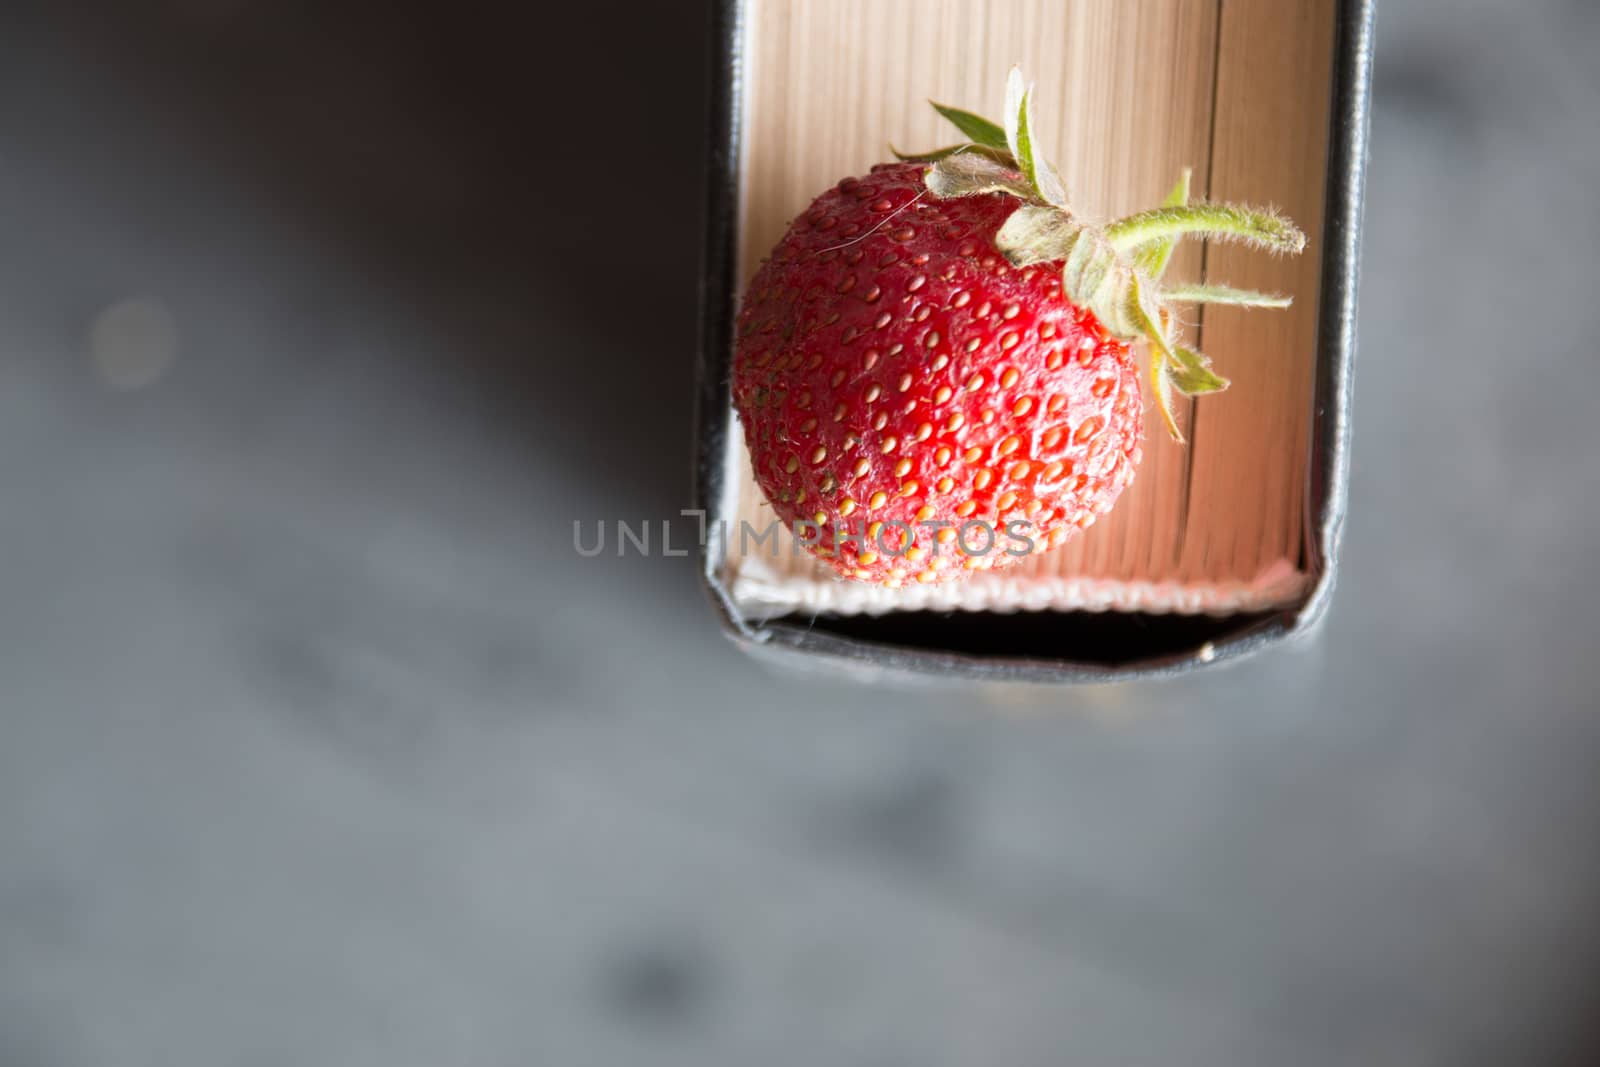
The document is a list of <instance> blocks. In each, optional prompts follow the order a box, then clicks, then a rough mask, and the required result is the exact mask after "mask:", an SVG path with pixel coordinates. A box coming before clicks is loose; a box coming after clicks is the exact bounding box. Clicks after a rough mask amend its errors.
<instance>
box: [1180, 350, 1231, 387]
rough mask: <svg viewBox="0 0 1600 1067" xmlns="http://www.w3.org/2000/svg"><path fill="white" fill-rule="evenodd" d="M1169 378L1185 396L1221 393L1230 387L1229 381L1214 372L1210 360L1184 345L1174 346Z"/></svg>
mask: <svg viewBox="0 0 1600 1067" xmlns="http://www.w3.org/2000/svg"><path fill="white" fill-rule="evenodd" d="M1169 377H1170V378H1171V380H1172V385H1173V387H1174V388H1176V389H1177V390H1178V392H1180V393H1182V394H1184V395H1185V396H1199V395H1201V394H1202V393H1220V392H1222V390H1224V389H1226V388H1227V387H1228V379H1226V378H1223V377H1220V376H1218V375H1217V374H1216V373H1214V372H1213V371H1212V369H1211V361H1210V360H1209V359H1207V358H1206V357H1205V356H1202V355H1201V354H1200V353H1198V352H1196V351H1194V350H1192V349H1188V348H1184V347H1183V346H1182V345H1174V346H1172V367H1171V372H1170V374H1169Z"/></svg>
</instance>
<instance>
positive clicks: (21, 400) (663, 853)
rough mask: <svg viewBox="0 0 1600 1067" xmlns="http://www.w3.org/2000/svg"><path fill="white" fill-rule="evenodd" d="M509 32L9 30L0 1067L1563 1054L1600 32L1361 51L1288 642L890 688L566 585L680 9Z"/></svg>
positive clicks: (1430, 34)
mask: <svg viewBox="0 0 1600 1067" xmlns="http://www.w3.org/2000/svg"><path fill="white" fill-rule="evenodd" d="M508 9H509V5H504V6H501V5H491V4H481V5H474V4H471V3H468V4H464V5H463V4H458V5H452V6H449V8H448V9H447V10H434V9H431V8H425V7H423V6H421V5H409V4H400V5H399V6H398V7H397V6H395V5H393V4H390V5H379V4H376V3H356V4H340V5H337V6H336V7H335V6H333V5H316V4H299V5H294V4H267V3H259V2H255V3H253V2H250V0H186V2H181V3H180V2H177V0H166V2H157V3H149V4H141V5H134V4H121V5H111V4H107V5H103V6H101V7H99V8H95V7H92V6H88V5H83V4H77V3H66V4H56V5H51V6H43V5H41V6H39V7H31V6H28V5H7V6H6V7H5V10H4V12H3V14H0V489H3V490H4V499H5V501H6V506H5V507H4V508H3V510H0V694H3V697H0V1064H3V1065H4V1067H62V1065H78V1064H92V1065H114V1067H145V1065H149V1067H174V1065H184V1067H187V1065H196V1067H220V1065H231V1064H239V1065H248V1067H257V1065H278V1064H296V1065H299V1064H307V1065H330V1067H331V1065H338V1067H344V1065H350V1067H356V1065H369V1064H370V1065H383V1067H396V1065H401V1064H406V1065H410V1064H416V1065H428V1067H434V1065H441V1064H450V1065H472V1067H476V1065H480V1064H481V1065H501V1064H507V1065H510V1064H517V1065H523V1064H530V1065H545V1064H549V1065H569V1064H571V1065H609V1064H636V1063H637V1064H645V1063H648V1064H685V1065H691V1064H692V1065H697V1067H709V1065H716V1064H730V1065H734V1064H738V1065H744V1064H773V1065H779V1064H791V1063H792V1064H806V1065H813V1064H849V1065H857V1064H859V1065H863V1067H879V1065H884V1067H888V1065H908V1067H910V1065H915V1067H942V1065H956V1064H996V1065H1001V1064H1004V1065H1035V1064H1038V1065H1045V1064H1063V1063H1072V1064H1186V1065H1188V1064H1217V1065H1228V1067H1238V1065H1240V1064H1287V1063H1293V1064H1296V1065H1301V1067H1309V1065H1321V1064H1344V1063H1351V1064H1356V1063H1359V1064H1363V1065H1367V1067H1379V1065H1390V1064H1393V1065H1401V1064H1404V1065H1414V1064H1447V1065H1450V1067H1465V1065H1471V1064H1503V1063H1509V1062H1519V1063H1520V1062H1529V1063H1541V1064H1551V1065H1553V1064H1567V1063H1572V1064H1578V1063H1588V1062H1593V1059H1594V1056H1595V1054H1596V1052H1597V1050H1600V1037H1597V1035H1596V1033H1595V1031H1594V1030H1593V1024H1592V1023H1591V1022H1590V1021H1589V1015H1588V1012H1590V1011H1591V1010H1592V1007H1593V1004H1592V1000H1593V994H1594V980H1595V976H1596V969H1597V962H1600V936H1597V935H1600V930H1597V920H1596V918H1595V907H1594V903H1595V899H1596V895H1597V890H1600V859H1597V856H1596V852H1595V848H1594V845H1595V842H1596V841H1597V840H1600V834H1597V829H1600V816H1597V811H1600V807H1597V802H1600V786H1597V784H1596V769H1597V759H1600V709H1597V707H1596V703H1597V702H1596V700H1595V697H1594V690H1595V685H1596V683H1597V681H1600V656H1597V655H1596V651H1597V649H1596V641H1595V638H1594V634H1593V630H1592V629H1591V628H1590V627H1591V625H1592V621H1591V619H1592V607H1593V604H1594V599H1595V596H1596V594H1597V592H1600V587H1597V584H1600V583H1597V578H1600V570H1597V565H1596V563H1595V560H1594V556H1593V553H1592V550H1591V545H1592V544H1593V541H1594V531H1595V529H1596V528H1597V526H1600V503H1597V501H1600V473H1597V471H1600V466H1597V465H1596V463H1595V462H1594V455H1595V452H1594V445H1593V442H1592V435H1591V434H1590V433H1589V431H1588V427H1587V422H1588V420H1589V418H1590V417H1591V416H1590V415H1589V410H1590V409H1591V408H1592V406H1593V404H1594V397H1593V389H1592V388H1591V386H1590V384H1589V383H1590V379H1591V378H1592V372H1593V368H1594V366H1595V362H1594V361H1595V358H1596V357H1595V352H1594V341H1593V339H1594V338H1595V337H1596V336H1600V312H1597V307H1600V302H1597V301H1596V300H1595V298H1594V296H1593V294H1592V292H1591V290H1592V289H1593V286H1594V278H1593V271H1594V267H1595V254H1594V249H1595V248H1596V246H1597V244H1600V207H1597V204H1600V201H1597V199H1596V197H1595V194H1594V187H1595V175H1596V163H1597V160H1600V139H1597V137H1596V129H1597V127H1596V124H1595V118H1594V116H1595V114H1596V111H1597V109H1600V75H1597V73H1596V71H1597V70H1600V68H1597V67H1596V65H1595V63H1594V60H1593V56H1594V53H1595V50H1596V48H1597V46H1600V10H1597V8H1596V5H1595V4H1594V3H1592V2H1591V0H1569V2H1565V3H1561V2H1554V0H1552V2H1532V0H1527V2H1524V3H1521V4H1518V5H1496V4H1492V3H1488V2H1482V0H1413V2H1402V0H1392V2H1389V3H1387V4H1385V6H1384V11H1383V13H1382V15H1381V18H1380V26H1379V38H1380V40H1379V43H1380V49H1379V64H1378V68H1379V72H1378V82H1377V89H1376V94H1377V95H1376V99H1377V115H1376V118H1375V121H1374V127H1373V134H1374V159H1373V168H1372V173H1371V196H1370V205H1369V215H1368V233H1367V243H1366V273H1365V281H1364V286H1363V294H1362V313H1363V319H1362V341H1361V343H1362V348H1361V354H1360V362H1359V373H1358V388H1357V405H1356V411H1355V423H1356V430H1355V461H1354V471H1353V499H1352V502H1351V511H1350V519H1349V524H1348V537H1347V543H1346V551H1345V555H1344V579H1343V583H1342V587H1341V589H1340V591H1339V595H1338V598H1337V601H1336V603H1335V605H1334V608H1333V611H1332V615H1331V618H1330V620H1329V622H1328V624H1327V626H1326V628H1325V630H1324V631H1323V633H1322V635H1321V637H1320V639H1319V640H1318V641H1317V642H1315V643H1314V644H1312V645H1310V646H1308V647H1304V648H1299V649H1295V650H1291V651H1282V652H1275V653H1273V654H1270V655H1266V656H1262V657H1260V658H1258V659H1255V660H1253V661H1250V662H1248V663H1245V664H1242V665H1240V666H1237V667H1234V668H1231V669H1227V670H1219V671H1215V672H1212V673H1208V674H1204V675H1201V676H1197V677H1194V678H1191V679H1186V680H1183V681H1180V682H1173V683H1166V684H1159V685H1148V686H1139V687H1124V688H1115V689H1086V690H1074V691H1050V690H1022V691H999V690H995V691H986V690H971V689H963V690H955V691H929V692H910V693H907V692H896V691H879V690H871V689H864V688H855V687H851V686H848V685H846V684H844V683H842V682H837V681H828V680H825V679H824V680H811V681H797V680H793V679H785V678H779V677H774V676H772V675H769V674H767V673H765V672H764V671H763V670H761V669H760V668H758V667H757V666H756V665H754V664H752V663H750V662H748V661H747V660H745V659H743V658H742V657H741V656H739V655H738V654H737V653H736V652H735V651H734V650H733V649H732V648H731V647H730V646H728V645H727V644H725V643H724V641H723V639H722V638H721V637H720V636H719V635H718V634H717V632H716V631H715V629H714V627H713V625H712V621H711V617H710V614H709V612H708V609H707V608H706V606H705V604H704V602H703V601H702V599H701V596H700V593H699V592H698V590H697V588H696V585H695V581H694V577H693V573H692V568H691V566H690V563H689V561H687V560H668V559H660V558H655V559H644V560H641V559H635V558H630V559H627V560H623V561H617V560H614V559H613V560H605V561H602V560H580V559H577V558H575V557H574V555H573V554H572V551H571V548H570V545H571V533H570V531H571V522H572V520H573V519H574V518H584V519H593V518H599V517H608V518H609V517H616V516H627V517H632V518H643V517H646V516H660V515H671V514H674V513H675V512H676V509H677V508H678V507H680V506H682V504H683V502H684V500H685V498H686V495H687V491H688V490H687V483H688V476H687V468H688V455H689V422H688V414H689V406H690V398H691V387H690V384H689V378H688V375H689V369H690V367H691V366H692V358H693V357H692V345H693V327H694V314H695V311H694V303H695V288H696V282H695V266H696V262H697V257H698V240H699V220H698V211H699V180H700V178H699V173H698V169H697V168H698V163H697V160H698V157H699V153H700V151H701V145H702V141H701V136H702V135H701V126H700V113H701V106H702V105H701V101H702V96H701V93H702V85H703V83H702V69H703V61H704V54H705V53H704V44H703V41H702V38H701V28H702V22H701V12H700V9H699V7H698V6H696V5H643V4H639V5H633V7H632V8H629V9H626V10H624V11H620V12H619V11H609V10H608V11H590V12H588V13H586V14H585V15H584V16H583V18H581V19H574V16H571V15H568V16H563V17H562V18H560V19H558V18H556V16H553V15H550V14H549V13H539V12H538V11H536V10H533V9H529V10H527V11H524V12H523V13H521V14H512V13H510V11H509V10H508ZM568 21H573V24H572V25H568V24H567V22H568ZM583 21H586V22H587V23H588V24H587V25H586V26H585V25H579V24H578V23H579V22H583ZM602 24H604V25H603V26H602ZM602 30H603V32H602ZM585 78H587V79H588V80H587V81H585V80H584V79H585ZM608 125H609V126H610V127H612V128H613V129H614V130H615V134H614V135H611V134H608V133H607V132H606V129H607V126H608ZM619 257H621V259H620V265H619Z"/></svg>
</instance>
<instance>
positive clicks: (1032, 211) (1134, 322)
mask: <svg viewBox="0 0 1600 1067" xmlns="http://www.w3.org/2000/svg"><path fill="white" fill-rule="evenodd" d="M1032 97H1033V89H1032V87H1031V86H1029V85H1028V84H1026V83H1025V82H1024V81H1023V78H1022V72H1021V71H1020V70H1018V69H1016V68H1012V70H1011V75H1010V77H1009V78H1008V79H1007V80H1006V121H1005V125H1004V126H1001V125H999V124H996V123H993V122H990V121H989V120H988V119H985V118H980V117H979V116H977V115H974V114H972V113H971V112H968V111H962V110H961V109H959V108H953V107H947V106H945V105H943V104H934V105H933V107H934V109H935V110H936V111H938V113H939V114H940V115H942V116H944V117H945V118H946V119H948V120H949V121H950V122H951V124H952V125H954V126H955V127H956V129H958V130H960V131H961V133H962V134H963V135H965V136H966V137H967V138H968V141H967V143H965V144H959V145H952V146H950V147H948V148H941V149H939V150H937V151H934V152H928V153H924V154H922V155H905V154H902V153H901V152H899V151H898V150H894V149H892V146H891V150H893V151H894V154H895V155H896V156H897V157H898V158H900V159H902V160H915V161H917V162H922V163H926V164H928V169H927V172H926V176H925V183H926V185H927V187H928V191H929V192H931V193H932V194H933V195H934V196H937V197H941V198H942V197H959V196H978V195H981V194H984V193H1003V194H1005V195H1007V196H1013V197H1016V198H1017V199H1019V200H1021V201H1023V204H1024V206H1023V207H1020V208H1018V209H1017V210H1016V211H1015V212H1013V213H1012V215H1011V217H1010V218H1009V219H1008V220H1007V221H1006V223H1005V225H1003V226H1002V227H1001V228H1000V231H999V233H997V234H996V235H995V247H996V248H997V249H998V250H999V251H1000V252H1001V253H1002V254H1004V255H1005V257H1006V259H1007V260H1009V261H1010V262H1011V263H1012V264H1013V265H1016V266H1025V265H1027V264H1031V263H1045V262H1054V261H1060V262H1061V264H1062V267H1061V288H1062V292H1063V293H1064V294H1065V296H1066V297H1067V298H1068V299H1070V300H1071V301H1073V302H1074V303H1075V304H1077V305H1079V306H1080V307H1085V308H1087V309H1089V310H1090V311H1092V312H1094V314H1095V316H1096V317H1097V318H1098V319H1099V320H1100V322H1101V323H1102V325H1104V326H1105V328H1106V329H1107V330H1109V331H1110V332H1111V333H1113V334H1115V335H1116V336H1118V337H1120V338H1122V339H1123V340H1125V341H1134V340H1137V339H1140V338H1143V339H1145V340H1147V341H1148V342H1149V343H1150V374H1151V387H1152V389H1153V390H1154V392H1155V397H1156V402H1157V404H1158V406H1159V409H1160V411H1161V415H1162V418H1163V419H1164V420H1165V422H1166V425H1167V430H1168V432H1170V433H1171V434H1172V436H1173V438H1174V439H1176V440H1178V441H1180V442H1181V441H1182V440H1183V434H1182V433H1181V432H1180V430H1179V429H1178V422H1177V418H1176V416H1175V413H1174V411H1173V406H1172V405H1173V399H1172V397H1173V393H1174V392H1178V393H1182V394H1184V395H1187V396H1198V395H1200V394H1203V393H1214V392H1218V391H1220V390H1222V389H1225V388H1227V385H1228V380H1227V379H1226V378H1222V377H1219V376H1218V375H1217V374H1216V373H1214V372H1213V371H1212V370H1211V361H1210V360H1209V359H1207V358H1206V357H1205V356H1203V355H1201V354H1200V353H1199V352H1196V351H1194V350H1192V349H1190V348H1186V347H1184V346H1183V345H1181V344H1179V343H1178V339H1177V337H1176V336H1175V333H1174V325H1173V324H1175V323H1176V322H1177V321H1178V320H1177V316H1175V315H1173V314H1171V313H1170V311H1169V310H1168V305H1170V304H1227V305H1232V306H1234V307H1265V308H1283V307H1288V306H1289V302H1290V298H1289V297H1287V296H1280V295H1277V294H1275V293H1257V292H1252V291H1250V290H1247V289H1234V288H1231V287H1229V286H1226V285H1178V286H1168V287H1165V288H1163V287H1162V285H1161V284H1160V280H1161V276H1162V274H1163V273H1164V272H1165V270H1166V267H1167V262H1168V260H1169V259H1170V258H1171V255H1172V250H1173V248H1174V247H1175V246H1176V245H1177V242H1178V240H1179V238H1181V237H1184V236H1186V235H1190V234H1193V235H1196V236H1200V237H1207V238H1216V239H1219V240H1224V241H1236V242H1239V243H1241V244H1244V245H1247V246H1249V247H1252V248H1259V249H1263V250H1266V251H1270V252H1290V253H1298V252H1300V251H1301V250H1302V249H1304V248H1305V243H1306V238H1305V234H1303V233H1301V232H1300V230H1299V229H1297V228H1296V227H1295V225H1294V223H1292V222H1290V221H1289V220H1288V219H1286V218H1284V217H1283V216H1282V215H1280V214H1278V213H1277V212H1276V211H1273V210H1271V209H1270V208H1257V207H1249V206H1246V205H1239V204H1210V203H1198V204H1194V203H1190V202H1189V178H1190V171H1189V169H1188V168H1187V167H1186V168H1184V171H1183V173H1182V175H1181V177H1179V179H1178V184H1177V185H1176V186H1174V187H1173V189H1172V192H1170V193H1169V194H1168V195H1167V198H1166V201H1165V202H1164V203H1163V204H1162V206H1161V207H1158V208H1153V209H1151V210H1149V211H1141V212H1138V213H1137V214H1133V215H1128V216H1127V217H1125V218H1121V219H1117V220H1116V221H1114V222H1112V223H1110V224H1108V225H1106V226H1104V227H1096V226H1093V225H1091V224H1089V223H1087V222H1085V221H1083V220H1082V219H1080V218H1079V217H1078V216H1077V215H1076V214H1075V213H1074V212H1073V210H1072V208H1071V206H1070V204H1069V198H1068V196H1067V190H1066V186H1065V185H1064V184H1063V183H1062V181H1061V177H1060V175H1059V174H1058V173H1057V172H1056V169H1055V167H1053V166H1052V165H1051V164H1050V162H1049V161H1048V160H1046V159H1043V158H1041V157H1040V156H1039V155H1038V154H1037V152H1036V150H1035V144H1034V126H1035V124H1034V122H1033V118H1032V115H1031V113H1030V111H1031V101H1032ZM930 102H931V101H930Z"/></svg>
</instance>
